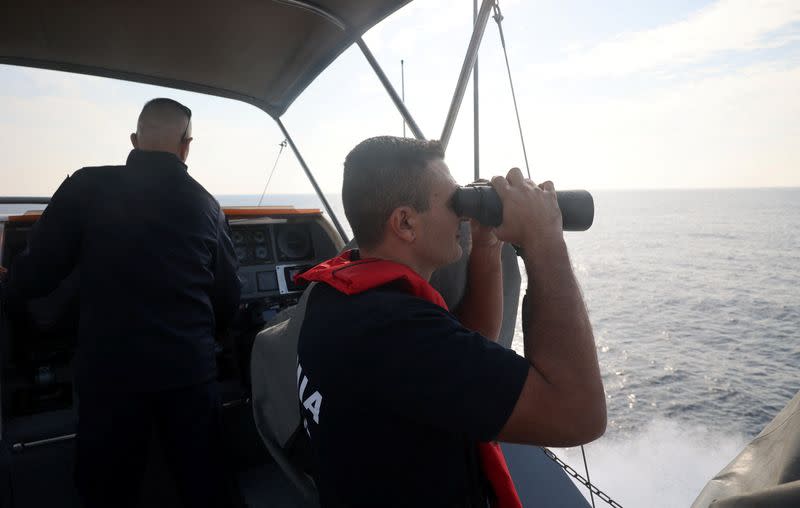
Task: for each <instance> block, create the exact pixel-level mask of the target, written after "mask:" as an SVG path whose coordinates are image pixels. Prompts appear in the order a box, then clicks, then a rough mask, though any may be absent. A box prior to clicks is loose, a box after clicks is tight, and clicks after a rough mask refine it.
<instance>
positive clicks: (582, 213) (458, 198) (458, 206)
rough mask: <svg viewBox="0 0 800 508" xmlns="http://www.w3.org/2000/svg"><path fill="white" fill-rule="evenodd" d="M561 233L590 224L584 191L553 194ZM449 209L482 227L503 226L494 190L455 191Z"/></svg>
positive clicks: (589, 207) (471, 188)
mask: <svg viewBox="0 0 800 508" xmlns="http://www.w3.org/2000/svg"><path fill="white" fill-rule="evenodd" d="M556 198H557V199H558V207H559V208H560V209H561V219H562V226H563V229H564V231H586V230H587V229H589V228H590V227H591V226H592V222H594V199H592V195H591V194H589V193H588V192H587V191H585V190H566V191H556ZM452 207H453V210H455V212H456V214H458V215H459V216H461V217H470V218H472V219H475V220H477V221H478V222H480V223H481V224H483V225H485V226H491V227H497V226H499V225H500V224H502V223H503V203H502V201H500V196H498V195H497V192H496V191H495V190H494V187H492V186H491V185H489V184H488V183H475V184H470V185H467V186H465V187H459V188H458V189H456V192H455V194H454V195H453V199H452Z"/></svg>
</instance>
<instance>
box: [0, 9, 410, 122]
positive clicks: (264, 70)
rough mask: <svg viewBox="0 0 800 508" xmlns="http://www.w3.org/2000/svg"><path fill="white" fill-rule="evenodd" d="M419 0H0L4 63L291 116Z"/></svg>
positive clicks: (0, 60) (0, 44)
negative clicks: (358, 45) (350, 54)
mask: <svg viewBox="0 0 800 508" xmlns="http://www.w3.org/2000/svg"><path fill="white" fill-rule="evenodd" d="M409 1H410V0H314V1H303V0H230V1H228V2H190V3H187V2H175V1H170V0H166V1H156V0H140V1H137V2H124V1H121V0H106V1H98V0H90V1H83V2H61V1H57V0H33V1H21V0H20V1H13V0H0V64H4V63H5V64H13V65H22V66H28V67H40V68H44V69H55V70H63V71H68V72H76V73H81V74H94V75H97V76H106V77H111V78H118V79H124V80H127V81H138V82H142V83H149V84H154V85H161V86H167V87H171V88H181V89H184V90H190V91H195V92H199V93H205V94H210V95H218V96H221V97H229V98H232V99H237V100H241V101H244V102H247V103H250V104H253V105H255V106H256V107H258V108H260V109H263V110H264V111H266V112H267V113H269V114H270V115H272V116H273V117H275V118H277V117H279V116H281V115H282V114H283V113H284V112H285V111H286V109H287V108H288V107H289V106H290V105H291V104H292V102H293V101H294V100H295V99H296V98H297V96H298V95H300V93H302V92H303V90H305V88H306V87H307V86H308V85H309V84H310V83H311V82H312V81H313V80H314V79H315V78H316V77H317V76H318V75H319V74H320V73H321V72H322V71H323V70H324V69H325V68H326V67H327V66H328V65H329V64H330V63H331V62H333V61H334V60H335V59H336V58H337V57H338V56H339V55H340V54H341V53H342V52H343V51H344V50H345V49H347V48H348V47H349V46H350V45H351V44H353V42H354V41H356V40H357V39H358V38H359V37H360V36H361V35H362V34H364V32H366V31H367V30H369V29H370V28H371V27H372V26H374V25H375V24H376V23H378V22H379V21H381V20H382V19H383V18H385V17H386V16H388V15H389V14H391V13H393V12H395V11H396V10H397V9H399V8H400V7H402V6H403V5H405V4H406V3H408V2H409Z"/></svg>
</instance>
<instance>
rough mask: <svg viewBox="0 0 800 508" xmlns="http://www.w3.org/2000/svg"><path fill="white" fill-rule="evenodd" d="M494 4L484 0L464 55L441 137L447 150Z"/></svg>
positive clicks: (492, 1)
mask: <svg viewBox="0 0 800 508" xmlns="http://www.w3.org/2000/svg"><path fill="white" fill-rule="evenodd" d="M493 6H494V0H483V3H482V4H481V10H480V11H479V12H478V17H477V20H476V21H475V26H474V28H473V30H472V39H470V41H469V47H468V48H467V54H466V56H465V57H464V64H463V65H462V66H461V74H459V76H458V82H457V83H456V90H455V92H454V93H453V100H452V102H450V110H449V111H448V112H447V118H446V119H445V122H444V129H442V135H441V137H440V138H439V140H440V141H441V142H442V146H443V147H444V149H445V150H447V144H448V143H449V142H450V135H451V134H452V133H453V126H454V125H455V123H456V117H457V116H458V110H459V108H460V107H461V101H462V100H463V99H464V92H465V90H466V88H467V82H468V81H469V75H470V73H471V72H472V68H473V66H474V65H475V60H476V59H477V58H478V49H480V46H481V39H482V38H483V32H484V30H485V29H486V23H487V22H488V21H489V14H490V13H491V11H492V7H493Z"/></svg>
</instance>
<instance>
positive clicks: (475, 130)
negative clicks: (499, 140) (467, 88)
mask: <svg viewBox="0 0 800 508" xmlns="http://www.w3.org/2000/svg"><path fill="white" fill-rule="evenodd" d="M477 21H478V0H472V25H473V27H474V25H475V23H476V22H477ZM480 126H481V123H480V98H479V94H478V56H477V55H475V66H474V67H473V68H472V150H473V152H472V158H473V161H474V166H475V175H474V176H475V178H474V180H475V181H477V180H478V179H479V178H480V177H481V131H480Z"/></svg>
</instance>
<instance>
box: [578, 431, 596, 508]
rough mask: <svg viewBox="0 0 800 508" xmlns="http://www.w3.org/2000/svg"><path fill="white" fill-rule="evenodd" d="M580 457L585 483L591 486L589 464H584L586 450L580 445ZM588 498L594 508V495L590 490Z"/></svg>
mask: <svg viewBox="0 0 800 508" xmlns="http://www.w3.org/2000/svg"><path fill="white" fill-rule="evenodd" d="M581 455H583V469H585V470H586V481H587V482H588V483H589V484H590V485H591V483H592V479H591V478H589V464H587V463H586V450H584V449H583V445H581ZM589 498H591V500H592V508H595V507H594V493H593V492H592V489H589Z"/></svg>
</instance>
